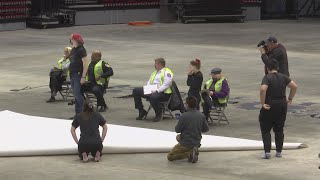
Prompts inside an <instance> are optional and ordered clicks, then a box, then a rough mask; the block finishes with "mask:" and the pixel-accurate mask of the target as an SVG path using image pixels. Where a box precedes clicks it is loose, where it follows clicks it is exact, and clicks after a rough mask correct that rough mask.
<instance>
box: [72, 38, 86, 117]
mask: <svg viewBox="0 0 320 180" xmlns="http://www.w3.org/2000/svg"><path fill="white" fill-rule="evenodd" d="M70 43H71V44H72V46H73V48H72V50H71V53H70V58H69V59H70V66H69V70H70V81H71V88H72V92H73V95H74V98H75V114H76V115H77V114H79V113H80V112H81V111H82V105H83V100H84V98H83V96H82V94H81V85H82V84H84V83H85V78H86V74H87V70H88V60H87V51H86V49H85V48H84V47H83V44H84V41H83V38H82V36H81V35H80V34H78V33H73V34H71V36H70ZM73 118H74V117H71V118H70V119H73Z"/></svg>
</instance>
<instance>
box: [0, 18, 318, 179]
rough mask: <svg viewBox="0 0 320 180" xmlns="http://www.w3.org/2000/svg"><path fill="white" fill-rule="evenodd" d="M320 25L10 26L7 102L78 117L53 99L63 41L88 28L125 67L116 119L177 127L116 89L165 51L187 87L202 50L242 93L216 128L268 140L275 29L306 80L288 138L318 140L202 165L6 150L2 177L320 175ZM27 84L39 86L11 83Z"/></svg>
mask: <svg viewBox="0 0 320 180" xmlns="http://www.w3.org/2000/svg"><path fill="white" fill-rule="evenodd" d="M319 28H320V23H319V21H283V20H280V21H261V22H247V23H242V24H239V23H218V24H155V25H153V26H150V27H130V26H127V25H108V26H85V27H70V28H60V29H46V30H37V29H26V30H21V31H11V32H1V33H0V39H1V44H0V49H1V53H0V62H1V66H0V72H1V74H2V76H1V77H2V78H1V79H0V110H5V109H8V110H11V111H15V112H19V113H25V114H29V115H36V116H46V117H55V118H64V119H67V118H69V117H71V116H72V115H73V111H74V107H73V106H68V105H67V102H65V101H58V102H56V103H53V104H47V103H45V100H46V99H48V98H49V90H48V85H47V84H48V71H49V69H50V68H51V67H53V66H54V65H55V63H56V61H57V59H59V58H60V55H61V52H62V51H63V47H64V46H66V45H68V43H69V40H68V38H69V35H70V34H71V33H72V32H80V33H81V34H82V35H83V36H84V39H85V46H86V48H87V50H88V53H90V52H92V51H93V50H95V49H99V50H101V51H102V52H103V55H104V57H105V58H107V59H108V61H109V62H110V64H111V65H112V66H113V68H114V71H115V75H114V77H113V78H112V80H111V82H110V86H111V87H112V88H111V89H109V90H108V93H107V95H106V96H105V98H106V99H107V102H108V105H109V107H110V110H109V111H108V112H106V113H103V116H104V117H105V118H106V119H107V120H108V122H109V123H112V124H120V125H128V126H135V127H146V128H153V129H162V130H169V131H173V129H174V126H175V124H176V123H177V121H176V120H170V119H165V120H163V121H162V122H158V123H152V122H150V121H136V120H134V119H135V117H136V115H137V112H136V111H135V110H134V105H133V100H132V99H119V98H114V97H119V96H125V95H128V94H130V93H131V90H132V88H133V87H135V86H142V85H144V84H145V83H146V81H147V80H148V78H149V75H150V73H151V72H152V71H153V59H154V58H157V57H164V58H165V59H166V60H167V66H168V67H170V68H172V69H173V71H174V72H175V77H174V78H175V81H176V82H177V84H178V86H179V88H180V90H181V91H183V92H186V91H187V89H188V87H187V86H186V82H185V81H186V70H187V66H188V63H189V61H190V60H192V59H194V58H200V59H201V60H202V65H203V66H202V72H203V74H204V75H205V76H208V74H209V71H210V69H211V68H213V67H216V66H219V67H221V68H222V69H223V71H224V73H225V76H226V77H227V78H228V79H229V81H230V86H231V89H232V90H231V100H234V101H238V102H239V103H237V104H230V105H229V106H228V108H227V110H226V113H227V116H228V118H229V119H230V121H231V124H230V125H221V126H213V127H211V130H210V132H208V133H207V134H214V135H221V136H230V137H239V138H248V139H254V140H260V131H259V124H258V120H257V117H258V112H259V109H258V107H257V106H256V104H257V102H258V97H259V96H258V95H259V92H258V89H259V86H260V81H261V79H262V77H263V64H262V62H261V60H260V55H259V53H258V50H257V49H256V44H257V43H258V42H260V40H262V39H265V38H266V37H267V36H269V35H275V36H276V37H278V40H279V41H280V42H281V43H283V44H284V45H285V46H286V48H287V50H288V56H289V65H290V73H291V75H292V79H294V80H295V81H296V82H297V83H298V85H299V91H298V93H297V96H296V98H295V99H294V103H295V105H294V106H292V107H290V112H293V111H297V110H300V114H294V113H288V118H287V122H286V127H285V135H286V137H285V138H286V141H287V142H301V143H305V144H307V145H308V146H309V147H308V148H305V149H299V150H291V151H284V157H283V158H282V159H276V158H273V159H271V160H262V159H260V155H261V153H262V151H232V152H230V151H229V152H210V153H201V154H200V156H199V158H200V160H199V162H198V163H197V164H189V163H187V162H186V161H179V162H173V163H170V162H167V160H166V154H127V155H126V154H125V155H123V154H118V155H116V154H110V155H109V154H107V155H105V156H103V160H102V162H100V163H88V164H83V163H80V162H79V160H78V158H77V156H76V155H74V156H49V157H12V158H0V179H1V180H6V179H9V180H13V179H25V180H26V179H35V180H36V179H85V178H90V179H102V178H109V179H148V180H149V179H162V180H164V179H228V180H233V179H252V180H253V179H280V180H286V179H288V180H289V179H308V180H309V179H319V178H317V177H318V174H319V170H318V165H319V159H318V157H317V155H318V153H319V149H320V145H319V143H320V140H319V138H320V134H319V131H320V126H319V124H320V119H318V118H311V117H310V116H309V115H310V114H312V113H319V106H320V105H319V104H320V98H319V91H318V87H319V85H318V83H319V78H318V77H319V74H320V73H319V71H318V69H319V67H320V61H319V55H318V51H319V49H320V48H319V47H320V39H319V38H318V37H320V31H319ZM208 77H209V76H208ZM120 85H127V86H125V87H124V88H122V87H121V86H120ZM26 86H29V87H31V89H28V90H21V91H18V92H13V91H10V90H12V89H22V88H24V87H26ZM57 98H60V97H59V96H58V97H57ZM308 103H310V104H308ZM311 103H314V104H312V105H311ZM301 110H302V111H301ZM307 114H309V115H307ZM298 115H299V116H298ZM152 116H153V114H152V115H151V116H149V118H152ZM70 123H71V121H70ZM3 125H5V124H3ZM34 127H35V128H34V130H35V131H36V129H37V128H39V127H37V125H36V124H35V125H34ZM42 128H44V127H42ZM46 128H50V127H46ZM57 133H59V132H57ZM124 133H125V132H124ZM66 138H71V136H70V137H66ZM29 141H30V143H36V142H32V140H29Z"/></svg>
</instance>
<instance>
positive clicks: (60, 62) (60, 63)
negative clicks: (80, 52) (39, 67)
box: [58, 58, 70, 76]
mask: <svg viewBox="0 0 320 180" xmlns="http://www.w3.org/2000/svg"><path fill="white" fill-rule="evenodd" d="M63 61H64V58H61V59H60V60H59V61H58V69H61V70H62V62H63ZM65 61H66V63H70V60H69V58H67V59H66V60H65ZM66 72H67V76H69V75H70V71H69V68H68V70H67V71H66Z"/></svg>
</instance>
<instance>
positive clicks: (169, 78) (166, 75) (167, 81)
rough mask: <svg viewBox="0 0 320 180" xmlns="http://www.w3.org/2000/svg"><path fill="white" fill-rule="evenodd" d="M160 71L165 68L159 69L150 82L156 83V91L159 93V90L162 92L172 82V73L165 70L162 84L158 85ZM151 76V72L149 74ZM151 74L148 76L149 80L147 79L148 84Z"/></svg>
mask: <svg viewBox="0 0 320 180" xmlns="http://www.w3.org/2000/svg"><path fill="white" fill-rule="evenodd" d="M162 71H165V69H164V68H163V69H161V70H159V71H158V72H157V74H156V77H155V78H154V80H153V82H152V84H157V85H158V89H157V92H158V93H161V92H164V91H166V90H167V89H168V88H169V87H170V86H171V84H172V80H173V75H171V74H170V73H169V72H165V73H164V80H163V84H162V86H160V82H161V72H162ZM151 76H152V74H151ZM151 76H150V78H149V81H148V83H147V84H148V85H150V79H151Z"/></svg>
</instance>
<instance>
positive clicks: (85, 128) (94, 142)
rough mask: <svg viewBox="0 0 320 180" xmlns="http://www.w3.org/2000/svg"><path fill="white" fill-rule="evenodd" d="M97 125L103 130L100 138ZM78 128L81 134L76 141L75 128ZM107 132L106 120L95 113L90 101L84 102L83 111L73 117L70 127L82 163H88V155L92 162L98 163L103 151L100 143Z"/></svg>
mask: <svg viewBox="0 0 320 180" xmlns="http://www.w3.org/2000/svg"><path fill="white" fill-rule="evenodd" d="M99 125H100V126H102V129H103V130H102V136H100V132H99ZM79 126H80V132H81V134H80V140H79V141H78V137H77V135H76V128H78V127H79ZM107 130H108V127H107V123H106V120H105V119H104V118H103V117H102V116H101V115H100V114H99V113H98V112H95V107H94V105H93V103H92V102H91V101H90V100H85V102H84V104H83V111H82V112H81V113H79V114H77V115H76V116H75V118H74V120H73V122H72V126H71V134H72V137H73V139H74V141H75V142H76V143H77V144H78V152H79V157H80V159H82V160H83V162H88V160H89V158H88V155H89V153H91V155H92V156H93V157H94V161H96V162H98V161H100V159H101V155H102V153H101V151H102V149H103V145H102V142H103V141H104V139H105V137H106V135H107Z"/></svg>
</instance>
